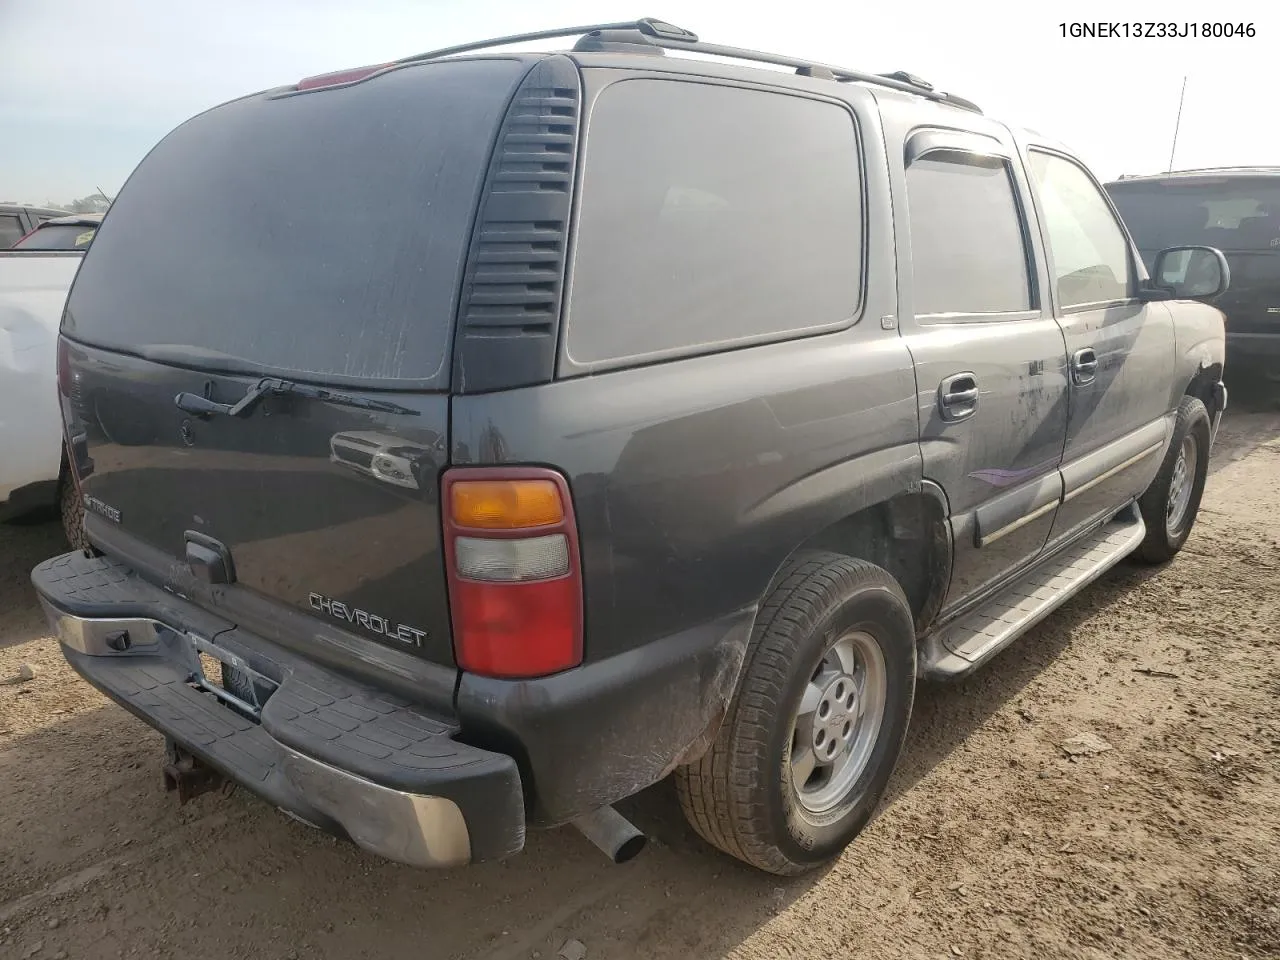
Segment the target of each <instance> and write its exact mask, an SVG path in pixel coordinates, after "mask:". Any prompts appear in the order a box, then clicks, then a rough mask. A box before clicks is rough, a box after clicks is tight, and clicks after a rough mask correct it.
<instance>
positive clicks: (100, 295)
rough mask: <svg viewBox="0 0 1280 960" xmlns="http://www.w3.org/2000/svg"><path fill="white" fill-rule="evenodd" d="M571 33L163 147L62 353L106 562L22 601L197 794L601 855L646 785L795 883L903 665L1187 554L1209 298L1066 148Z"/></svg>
mask: <svg viewBox="0 0 1280 960" xmlns="http://www.w3.org/2000/svg"><path fill="white" fill-rule="evenodd" d="M578 33H582V34H583V35H582V36H581V38H580V39H578V40H577V42H576V46H573V48H572V50H570V51H568V52H561V53H550V54H527V53H518V54H517V53H503V52H494V51H493V50H492V49H488V48H493V47H494V46H495V45H503V44H499V43H498V41H495V42H493V43H490V44H475V45H469V46H467V47H463V48H453V49H450V50H446V51H438V52H436V53H433V54H425V55H421V56H417V57H411V58H408V59H406V60H403V61H399V62H397V63H393V64H389V65H384V66H382V67H378V68H369V69H364V70H357V71H347V72H344V73H340V74H334V75H329V76H326V77H319V78H312V79H310V80H307V81H304V82H303V83H301V84H298V85H297V86H294V87H287V88H280V89H275V90H270V91H266V92H263V93H258V94H255V95H253V96H248V97H244V98H242V99H240V100H236V101H234V102H232V103H229V104H226V105H224V106H221V107H217V108H216V109H213V110H210V111H208V112H207V113H204V114H202V115H200V116H198V117H196V118H194V119H192V120H190V121H188V122H187V123H185V124H183V125H182V126H181V127H179V128H178V129H177V130H175V131H174V132H173V133H171V134H170V135H169V136H168V137H166V138H165V139H164V140H163V141H162V142H161V143H160V145H159V146H157V147H156V148H155V149H154V150H153V151H152V153H151V154H150V155H149V156H148V157H147V158H146V159H145V160H144V161H143V162H142V164H141V165H140V166H139V167H138V169H137V171H136V172H135V173H134V175H133V176H132V177H131V179H130V180H129V182H128V183H127V185H126V186H125V187H124V189H123V190H122V191H121V193H120V195H119V197H118V199H117V200H116V202H115V204H114V206H113V207H112V209H111V211H110V212H109V213H108V214H107V216H106V218H105V220H104V222H103V224H102V227H101V230H100V231H99V234H98V237H97V239H96V241H95V243H94V245H93V248H92V249H91V250H90V251H89V253H88V255H87V256H86V257H85V260H84V264H83V266H82V267H81V269H80V271H79V275H78V276H77V278H76V281H75V286H74V289H73V290H72V292H71V294H70V298H69V302H68V304H67V309H66V314H65V318H64V322H63V326H62V335H61V340H60V355H59V370H58V378H59V385H60V392H61V396H62V401H63V409H64V412H65V418H66V429H67V439H68V443H69V445H70V448H71V450H72V451H73V454H72V459H73V461H74V469H75V473H76V477H77V479H78V483H79V485H80V487H81V490H82V492H83V497H84V502H85V504H86V507H87V519H86V523H85V529H86V532H87V534H88V538H89V540H90V541H91V542H92V544H93V545H94V547H95V549H94V550H92V551H88V552H77V553H70V554H66V555H64V556H61V557H57V558H54V559H51V560H49V561H47V562H45V563H43V564H41V565H40V566H39V567H37V568H36V570H35V571H34V574H33V580H34V583H35V586H36V589H37V590H38V592H39V594H40V597H41V599H42V601H43V603H44V605H45V607H46V609H47V611H48V614H49V617H50V619H51V621H52V624H53V626H54V628H55V629H56V632H57V635H58V637H59V639H60V641H61V643H62V647H63V650H64V651H65V654H66V657H67V659H68V660H69V661H70V662H71V664H72V665H73V666H74V668H75V669H76V670H77V671H79V672H80V674H81V675H83V677H84V678H85V679H86V680H88V681H89V682H90V683H92V684H93V685H94V686H96V687H97V688H98V689H100V690H102V691H103V692H104V693H106V694H107V695H108V696H109V697H111V698H112V699H113V700H115V701H116V702H118V703H119V704H120V705H122V706H124V707H125V708H127V709H128V710H130V711H132V712H133V713H134V714H136V715H137V716H138V717H139V718H141V719H142V720H143V721H144V722H146V723H147V724H149V725H151V726H153V727H155V728H157V729H158V730H160V731H161V732H162V733H163V734H164V736H165V737H166V738H167V740H168V748H167V752H168V757H167V763H166V765H165V778H166V783H167V784H168V785H169V786H170V787H172V788H174V789H176V790H177V791H178V793H179V795H180V796H189V795H192V794H194V793H196V792H198V791H200V790H201V789H204V788H206V787H208V786H209V785H210V784H212V783H213V782H215V780H216V779H217V778H228V779H229V780H231V781H233V782H235V783H238V784H240V785H243V786H244V787H247V788H248V789H249V790H251V791H253V792H254V793H255V794H257V795H259V796H260V797H262V798H264V799H265V800H267V801H268V802H269V803H272V804H274V805H276V806H278V807H279V808H281V809H283V810H284V811H286V812H288V813H289V814H290V815H292V816H294V817H297V818H299V819H301V820H303V821H306V822H307V823H310V824H312V825H315V826H318V827H321V828H323V829H326V830H329V831H332V832H334V833H336V834H339V835H341V836H345V837H348V838H350V839H351V840H353V841H354V842H355V843H357V844H359V845H360V846H362V847H364V848H366V849H368V850H371V851H374V852H376V853H378V854H381V855H383V856H386V857H390V858H393V859H396V860H400V861H403V862H406V863H410V864H417V865H424V866H428V865H434V866H440V865H454V864H461V863H467V862H474V861H480V860H486V859H491V858H497V857H504V856H507V855H510V854H513V853H515V852H516V851H518V850H520V849H521V847H522V846H523V844H524V842H525V831H526V828H527V827H549V826H554V825H558V824H568V823H574V824H576V825H577V826H579V827H581V828H582V829H583V831H584V832H585V833H586V834H587V835H588V836H590V837H591V838H592V839H593V840H594V841H595V842H597V843H598V844H599V845H600V846H602V847H603V848H605V849H606V850H607V851H608V852H610V853H611V854H612V855H613V856H614V857H615V859H619V860H620V859H624V858H626V857H628V856H630V855H632V854H633V853H634V852H635V851H636V850H637V849H638V847H639V846H640V845H641V844H642V843H643V840H642V838H640V837H639V835H638V834H637V833H636V832H635V830H634V828H632V827H630V825H629V824H628V823H627V822H626V821H625V820H623V819H622V818H621V817H620V815H619V814H617V813H616V811H614V809H613V808H612V806H611V805H612V804H613V803H614V802H615V801H618V800H620V799H622V798H625V797H627V796H629V795H631V794H634V793H636V792H637V791H639V790H641V789H642V788H644V787H646V786H648V785H650V784H653V783H655V782H657V781H659V780H661V779H663V778H665V777H667V776H668V775H672V774H674V779H675V782H676V787H677V789H678V792H679V795H680V799H681V802H682V803H683V806H684V809H685V812H686V813H687V814H688V817H689V819H690V821H691V822H692V824H693V826H694V828H695V829H696V830H697V831H698V833H699V834H701V835H702V836H703V837H705V838H706V839H707V840H708V841H710V842H711V843H712V844H714V845H715V846H717V847H719V848H720V849H722V850H724V851H726V852H728V853H730V854H732V855H734V856H736V857H739V858H741V859H742V860H744V861H746V862H747V863H750V864H753V865H755V866H756V867H759V868H761V869H763V870H767V871H772V872H775V873H778V874H793V873H799V872H802V871H804V870H807V869H810V868H813V867H815V866H816V865H818V864H821V863H823V862H824V861H828V860H830V859H831V858H833V857H835V856H837V855H838V854H839V852H840V851H841V850H842V848H843V847H844V846H845V845H846V844H847V843H849V841H850V840H851V839H852V838H853V837H854V836H855V835H856V834H857V833H858V832H859V830H860V829H861V828H862V827H863V826H864V824H866V822H867V821H868V819H869V817H870V816H871V814H872V811H873V809H874V807H875V805H876V803H877V801H878V799H879V797H880V795H881V793H882V791H883V790H884V787H885V784H886V781H887V780H888V778H889V775H890V772H891V771H892V769H893V767H894V764H895V762H896V760H897V757H898V753H899V750H900V749H901V747H902V744H903V738H904V734H905V732H906V729H907V724H908V720H909V718H910V715H911V706H912V697H913V693H914V690H915V685H916V681H917V678H935V679H946V678H958V677H963V676H965V675H967V674H968V673H970V671H972V670H974V669H975V668H977V667H979V666H980V665H982V664H984V663H986V662H987V661H988V660H990V659H992V657H993V656H994V655H995V654H996V653H997V652H998V651H1000V650H1001V649H1003V648H1004V647H1005V646H1006V645H1008V644H1009V643H1010V642H1011V641H1013V640H1014V639H1015V638H1016V637H1018V636H1019V635H1020V634H1022V633H1024V632H1026V631H1027V630H1028V629H1029V628H1031V627H1033V626H1034V625H1035V624H1036V623H1037V622H1038V621H1040V620H1041V619H1042V618H1043V617H1044V616H1045V615H1046V614H1047V613H1048V612H1049V611H1051V610H1052V609H1054V608H1055V607H1057V606H1058V605H1060V604H1061V603H1062V602H1063V601H1064V600H1066V599H1067V598H1068V597H1070V596H1071V595H1073V594H1074V593H1076V592H1077V591H1079V590H1081V589H1082V588H1083V587H1085V585H1087V584H1088V583H1089V582H1090V581H1092V580H1094V579H1095V578H1097V577H1098V576H1099V575H1100V574H1101V573H1103V571H1105V570H1106V569H1107V568H1109V567H1111V566H1112V565H1113V564H1115V563H1117V562H1119V561H1120V560H1121V559H1122V558H1124V557H1126V556H1129V555H1135V556H1136V557H1137V558H1139V559H1141V560H1144V561H1147V562H1160V561H1165V560H1168V559H1169V558H1170V557H1172V556H1173V555H1174V554H1175V553H1176V552H1177V551H1178V549H1179V548H1180V547H1181V546H1182V544H1183V542H1184V541H1185V540H1186V538H1187V535H1188V533H1189V531H1190V529H1191V525H1192V523H1193V522H1194V519H1195V516H1196V511H1197V508H1198V506H1199V502H1200V496H1201V491H1202V489H1203V486H1204V481H1205V472H1206V466H1207V459H1208V456H1209V451H1210V445H1211V442H1212V439H1213V435H1214V431H1215V428H1216V425H1217V422H1218V419H1219V417H1220V416H1221V414H1222V411H1223V408H1224V406H1225V404H1226V393H1225V391H1224V389H1223V387H1222V385H1221V378H1222V369H1223V349H1224V348H1223V321H1222V316H1221V314H1220V313H1219V312H1218V311H1217V310H1216V309H1214V308H1212V307H1209V306H1205V305H1203V304H1201V303H1198V302H1194V301H1193V300H1192V299H1190V298H1192V297H1202V296H1203V297H1210V296H1215V295H1217V294H1219V293H1220V292H1221V290H1222V288H1224V287H1225V285H1226V283H1227V282H1228V274H1227V269H1226V265H1225V261H1224V260H1223V257H1222V255H1221V254H1220V253H1218V252H1217V251H1216V250H1213V249H1209V248H1193V249H1183V250H1180V251H1178V250H1174V251H1166V252H1165V253H1163V254H1161V255H1159V256H1157V257H1156V258H1155V259H1154V260H1153V264H1154V267H1153V274H1154V275H1155V278H1156V279H1155V280H1154V281H1153V280H1152V279H1150V278H1149V276H1148V273H1147V270H1146V268H1145V267H1144V265H1143V262H1142V260H1141V258H1140V257H1139V256H1138V252H1137V250H1136V249H1135V248H1134V246H1133V244H1132V243H1131V241H1130V239H1129V237H1128V236H1127V234H1126V232H1125V230H1124V228H1123V227H1122V225H1121V223H1120V221H1119V219H1118V218H1117V216H1116V214H1115V211H1114V209H1113V208H1112V206H1111V204H1110V202H1109V201H1108V199H1107V196H1106V194H1105V193H1104V192H1103V190H1102V189H1101V188H1100V186H1099V185H1098V183H1097V182H1096V181H1095V179H1094V178H1093V177H1092V176H1091V175H1090V174H1089V172H1088V171H1087V170H1086V169H1085V168H1084V167H1083V166H1082V165H1081V164H1080V163H1079V161H1077V160H1075V159H1074V158H1073V157H1072V156H1071V155H1070V154H1068V153H1067V152H1065V151H1064V150H1063V149H1062V148H1061V147H1059V146H1057V145H1055V144H1053V143H1051V142H1049V141H1047V140H1044V139H1042V138H1040V137H1038V136H1034V135H1031V134H1025V133H1021V132H1017V131H1012V130H1010V129H1009V128H1008V127H1006V126H1004V125H1002V124H1000V123H997V122H996V121H994V120H991V119H989V118H987V117H985V116H983V115H982V113H981V112H980V111H979V110H978V109H977V108H976V107H975V106H974V105H973V104H971V103H968V102H967V101H964V100H961V99H959V98H956V97H952V96H949V95H947V94H944V93H941V92H939V91H936V90H934V89H933V88H932V87H931V86H929V85H928V84H927V83H925V82H924V81H921V80H919V79H917V78H915V77H913V76H911V75H909V74H893V75H889V76H880V75H868V74H863V73H859V72H855V71H851V70H843V69H839V68H834V67H827V66H823V65H818V64H812V63H807V62H803V61H798V60H793V59H790V58H787V57H781V56H774V55H771V54H763V53H758V52H753V51H744V50H732V49H729V48H724V47H718V46H714V45H711V44H705V43H701V42H699V41H697V40H696V38H694V37H693V35H692V34H688V33H686V32H685V31H682V30H679V29H678V28H675V27H671V26H669V25H666V24H662V23H660V22H657V21H639V22H637V23H634V24H628V25H619V24H612V25H608V26H606V27H600V28H582V29H581V30H580V31H549V32H547V33H545V34H542V35H535V37H534V38H535V39H542V38H549V37H562V36H570V35H577V34H578ZM506 39H507V40H509V39H510V38H506ZM668 51H692V52H694V53H698V54H707V55H718V57H717V59H714V60H712V59H708V58H707V57H703V58H701V59H699V58H698V57H689V56H684V57H681V56H670V55H667V52H668ZM749 61H762V62H764V63H765V64H768V65H772V66H773V67H778V66H781V67H786V68H788V69H787V70H785V71H783V70H777V69H762V68H760V67H758V66H752V65H751V64H750V63H749ZM178 212H181V214H182V215H181V216H180V217H179V216H177V215H176V214H177V213H178ZM179 224H186V225H191V224H195V225H197V226H194V227H191V226H181V227H180V226H179ZM1187 260H1194V261H1196V262H1197V264H1198V266H1197V269H1196V270H1195V271H1194V272H1195V275H1196V277H1197V279H1196V280H1195V282H1194V283H1192V282H1190V281H1187V280H1185V275H1187V271H1186V270H1185V269H1184V268H1185V267H1186V263H1185V261H1187ZM1174 261H1176V263H1174ZM1170 263H1172V264H1173V266H1172V267H1168V265H1169V264H1170ZM1179 265H1180V266H1179ZM1166 267H1168V269H1170V270H1172V269H1173V268H1174V267H1177V268H1178V269H1181V270H1182V274H1180V275H1181V276H1184V279H1183V280H1181V281H1177V282H1175V281H1173V280H1170V281H1169V282H1168V283H1162V282H1160V280H1161V277H1162V276H1163V271H1165V270H1166ZM1174 272H1175V273H1176V272H1177V271H1176V270H1175V271H1174Z"/></svg>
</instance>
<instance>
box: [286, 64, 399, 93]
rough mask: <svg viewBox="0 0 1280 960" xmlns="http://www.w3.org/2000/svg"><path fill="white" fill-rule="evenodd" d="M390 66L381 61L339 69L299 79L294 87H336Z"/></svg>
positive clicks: (305, 88) (302, 88)
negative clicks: (364, 65)
mask: <svg viewBox="0 0 1280 960" xmlns="http://www.w3.org/2000/svg"><path fill="white" fill-rule="evenodd" d="M389 66H391V64H389V63H379V64H375V65H374V66H371V67H352V68H351V69H350V70H338V71H337V72H335V73H321V74H318V75H317V76H314V77H307V78H306V79H305V80H299V81H298V85H297V86H296V87H295V88H294V89H295V90H317V89H319V88H320V87H336V86H340V85H341V84H344V83H355V82H356V81H357V80H363V79H364V78H365V77H371V76H373V75H374V74H375V73H377V72H378V71H379V70H385V69H386V68H387V67H389Z"/></svg>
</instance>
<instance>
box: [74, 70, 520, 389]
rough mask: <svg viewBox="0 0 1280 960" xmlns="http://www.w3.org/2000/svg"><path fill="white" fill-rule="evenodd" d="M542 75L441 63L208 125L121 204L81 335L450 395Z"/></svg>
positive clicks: (221, 111) (110, 224) (135, 180)
mask: <svg viewBox="0 0 1280 960" xmlns="http://www.w3.org/2000/svg"><path fill="white" fill-rule="evenodd" d="M523 72H524V67H523V66H522V65H521V64H520V63H519V62H518V61H515V60H496V59H495V60H473V61H454V62H445V63H433V64H425V65H420V66H413V67H408V68H403V69H400V70H395V71H392V72H390V73H388V74H385V75H383V76H380V77H375V78H374V79H372V80H369V81H367V82H364V83H358V84H355V85H352V86H349V87H344V88H333V89H328V90H318V91H315V92H309V93H302V94H294V95H286V96H277V97H275V98H271V97H268V96H261V95H260V96H254V97H250V98H246V99H244V100H240V101H236V102H233V103H230V104H227V105H225V106H222V107H219V108H217V109H215V110H212V111H210V112H208V113H205V114H202V115H201V116H198V117H196V118H195V119H193V120H190V121H188V122H187V123H186V124H184V125H183V126H181V127H179V128H178V129H177V130H175V131H174V132H173V133H171V134H170V135H169V136H168V137H166V138H165V139H164V140H163V141H162V142H161V143H160V145H159V146H157V147H156V148H155V150H153V151H152V153H151V154H150V155H149V156H148V157H147V158H146V159H145V160H144V161H143V162H142V164H141V165H140V166H139V167H138V169H137V171H136V172H135V173H134V175H133V176H132V177H131V178H130V180H129V182H128V184H127V185H126V186H125V188H124V190H122V191H121V193H120V196H119V197H118V198H117V199H116V201H115V204H114V205H113V207H112V210H111V216H110V217H108V218H107V221H106V223H105V225H104V227H103V229H102V230H101V231H100V232H99V236H98V238H97V239H96V240H95V242H94V244H93V249H92V251H91V253H90V254H89V255H88V256H86V257H85V260H84V263H83V264H82V265H81V268H80V273H79V276H78V278H77V279H76V282H75V285H74V287H73V289H72V293H71V297H70V300H69V302H68V310H67V315H66V319H65V321H64V322H65V328H64V329H65V330H66V331H67V332H68V333H69V334H70V335H71V336H72V337H74V338H76V339H80V340H83V341H85V342H87V343H90V344H94V345H97V346H102V347H107V348H115V349H121V350H125V351H129V352H141V353H143V354H144V355H145V354H146V352H147V349H146V348H162V349H164V350H165V352H166V353H170V354H172V353H175V352H176V353H177V355H178V356H179V357H180V356H181V354H182V351H183V350H185V349H187V348H190V352H191V354H192V355H193V356H194V355H196V354H197V353H199V354H200V355H203V356H205V357H217V355H219V354H221V355H224V357H226V358H232V359H235V360H241V361H247V362H248V363H251V364H254V365H258V366H261V367H266V368H269V369H274V370H281V371H290V372H294V373H301V374H311V375H313V376H316V377H320V378H337V379H339V380H344V379H357V380H361V381H379V380H397V381H404V380H412V381H419V382H422V383H428V384H431V385H438V384H440V383H441V382H443V380H444V379H447V375H448V367H447V365H446V364H445V363H444V360H445V357H446V352H447V348H448V344H449V339H450V334H451V327H452V320H453V315H454V311H455V306H456V300H457V287H458V283H459V275H460V272H461V268H462V263H463V260H464V258H465V256H466V252H467V249H468V247H469V245H470V240H471V226H472V220H473V217H474V214H475V207H476V200H477V195H478V192H479V188H480V183H481V181H482V180H483V177H484V175H485V172H486V164H487V159H488V155H489V152H490V149H491V147H492V144H493V138H494V135H495V131H496V128H497V125H498V122H499V119H500V116H501V114H502V112H503V110H504V108H505V107H506V104H507V101H508V99H509V97H510V94H511V92H512V91H513V89H514V87H515V84H516V82H517V81H518V80H519V78H520V76H521V75H522V73H523ZM223 363H224V365H230V366H234V364H231V363H229V361H223Z"/></svg>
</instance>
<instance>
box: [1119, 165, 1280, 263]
mask: <svg viewBox="0 0 1280 960" xmlns="http://www.w3.org/2000/svg"><path fill="white" fill-rule="evenodd" d="M1107 190H1108V192H1109V193H1110V194H1111V197H1112V199H1113V200H1114V201H1115V204H1116V207H1117V208H1119V210H1120V215H1121V216H1122V217H1123V218H1124V222H1125V224H1126V225H1127V226H1128V227H1129V232H1130V233H1132V234H1133V238H1134V240H1135V241H1137V244H1138V246H1139V247H1140V248H1141V249H1142V251H1143V253H1144V254H1148V255H1149V254H1151V253H1154V252H1157V251H1159V250H1163V249H1165V248H1167V247H1178V246H1186V245H1188V244H1204V245H1207V246H1211V247H1218V248H1219V249H1221V250H1232V251H1235V250H1239V251H1249V250H1280V179H1277V178H1270V179H1264V178H1257V179H1251V178H1243V177H1241V178H1231V179H1227V178H1222V179H1218V180H1192V181H1182V180H1169V181H1163V182H1160V181H1157V182H1147V183H1123V182H1121V183H1113V184H1110V185H1109V186H1108V187H1107Z"/></svg>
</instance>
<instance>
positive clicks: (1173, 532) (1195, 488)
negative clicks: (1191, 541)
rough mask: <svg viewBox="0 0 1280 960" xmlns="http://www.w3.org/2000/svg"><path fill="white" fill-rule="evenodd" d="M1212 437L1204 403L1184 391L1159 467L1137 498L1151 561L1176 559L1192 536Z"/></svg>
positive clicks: (1142, 551) (1144, 550)
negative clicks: (1186, 395) (1170, 437)
mask: <svg viewBox="0 0 1280 960" xmlns="http://www.w3.org/2000/svg"><path fill="white" fill-rule="evenodd" d="M1210 437H1211V432H1210V425H1209V411H1207V410H1206V409H1205V406H1204V403H1203V402H1202V401H1200V400H1198V399H1197V398H1195V397H1183V398H1182V403H1181V404H1179V405H1178V414H1177V418H1176V419H1175V420H1174V425H1173V438H1172V439H1171V440H1170V441H1169V449H1168V450H1167V451H1166V452H1165V455H1164V462H1163V463H1161V464H1160V472H1159V473H1157V474H1156V478H1155V479H1154V480H1153V481H1151V486H1150V487H1148V488H1147V490H1146V492H1145V493H1144V494H1143V495H1142V496H1141V497H1140V498H1139V499H1138V509H1139V511H1140V512H1141V513H1142V520H1143V522H1144V523H1145V524H1146V526H1147V535H1146V537H1145V538H1144V539H1143V541H1142V545H1141V546H1140V547H1139V548H1138V556H1139V557H1140V558H1141V559H1142V560H1144V561H1146V562H1147V563H1151V564H1156V563H1166V562H1168V561H1169V560H1172V559H1173V558H1174V556H1175V555H1176V554H1177V553H1178V551H1179V550H1181V549H1182V546H1183V544H1185V543H1186V542H1187V538H1188V537H1189V536H1191V528H1192V527H1193V526H1194V525H1195V522H1196V516H1197V515H1198V514H1199V512H1200V499H1201V497H1203V496H1204V485H1205V481H1206V480H1207V479H1208V477H1209V448H1210Z"/></svg>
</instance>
